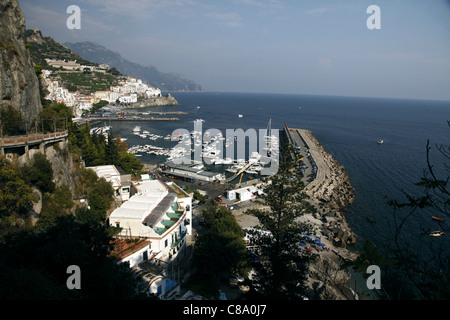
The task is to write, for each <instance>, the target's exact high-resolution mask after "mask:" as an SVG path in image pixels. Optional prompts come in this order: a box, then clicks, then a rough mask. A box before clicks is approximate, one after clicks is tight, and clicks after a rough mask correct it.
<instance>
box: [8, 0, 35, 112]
mask: <svg viewBox="0 0 450 320" xmlns="http://www.w3.org/2000/svg"><path fill="white" fill-rule="evenodd" d="M8 105H11V106H12V107H13V108H15V109H17V110H20V111H21V113H22V115H23V118H24V120H26V121H32V120H33V119H35V118H36V117H37V116H38V115H39V112H40V110H41V108H42V105H41V101H40V95H39V80H38V77H37V76H36V73H35V71H34V65H33V62H32V60H31V57H30V54H29V52H28V49H27V48H26V46H25V17H24V15H23V13H22V11H21V9H20V7H19V4H18V1H17V0H0V108H4V107H7V106H8Z"/></svg>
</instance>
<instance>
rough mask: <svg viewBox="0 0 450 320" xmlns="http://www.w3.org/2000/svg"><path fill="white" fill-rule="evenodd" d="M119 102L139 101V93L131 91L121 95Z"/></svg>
mask: <svg viewBox="0 0 450 320" xmlns="http://www.w3.org/2000/svg"><path fill="white" fill-rule="evenodd" d="M119 102H121V103H135V102H137V94H136V93H130V94H128V95H123V96H120V97H119Z"/></svg>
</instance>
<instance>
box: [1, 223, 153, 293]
mask: <svg viewBox="0 0 450 320" xmlns="http://www.w3.org/2000/svg"><path fill="white" fill-rule="evenodd" d="M112 240H113V239H112V238H111V236H110V235H109V234H108V232H107V230H106V229H105V228H104V227H103V226H101V225H99V224H90V223H82V222H80V221H79V220H77V218H75V217H73V216H63V217H59V218H58V219H57V220H56V221H55V224H54V225H53V226H51V227H49V228H48V229H46V230H38V229H33V230H27V231H25V230H23V231H20V232H15V233H11V234H9V235H8V236H7V237H5V238H4V239H3V241H2V242H1V243H0V257H1V259H0V283H1V284H2V285H1V286H0V299H2V300H17V299H20V300H29V299H32V300H81V299H102V300H103V299H114V300H117V299H119V300H130V299H147V296H145V295H143V294H141V293H140V292H138V291H137V290H136V288H137V287H138V279H137V278H136V277H135V276H134V273H133V271H132V270H131V269H130V268H129V266H128V265H127V264H117V260H116V259H115V258H114V257H111V256H110V252H111V250H112V245H111V243H112ZM71 265H77V266H78V267H79V268H80V270H81V289H79V290H70V289H68V288H67V286H66V281H67V279H68V278H69V276H70V274H68V273H67V268H68V267H69V266H71Z"/></svg>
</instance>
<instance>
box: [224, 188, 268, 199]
mask: <svg viewBox="0 0 450 320" xmlns="http://www.w3.org/2000/svg"><path fill="white" fill-rule="evenodd" d="M262 193H263V191H262V190H261V189H260V188H258V186H256V185H253V186H246V187H243V188H239V189H234V190H228V191H227V192H226V197H227V198H228V199H230V200H238V201H247V200H251V199H254V198H255V197H256V196H258V195H261V194H262Z"/></svg>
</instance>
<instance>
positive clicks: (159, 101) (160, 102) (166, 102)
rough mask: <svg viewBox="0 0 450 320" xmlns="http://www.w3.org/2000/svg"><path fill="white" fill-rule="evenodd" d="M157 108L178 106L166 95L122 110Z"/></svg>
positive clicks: (172, 98)
mask: <svg viewBox="0 0 450 320" xmlns="http://www.w3.org/2000/svg"><path fill="white" fill-rule="evenodd" d="M158 106H178V101H177V100H176V99H175V98H174V97H173V96H172V95H171V94H170V93H168V94H167V95H165V96H158V97H151V98H148V99H145V100H141V101H138V102H136V103H133V104H130V105H128V106H123V107H124V108H145V107H158Z"/></svg>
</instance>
